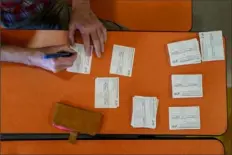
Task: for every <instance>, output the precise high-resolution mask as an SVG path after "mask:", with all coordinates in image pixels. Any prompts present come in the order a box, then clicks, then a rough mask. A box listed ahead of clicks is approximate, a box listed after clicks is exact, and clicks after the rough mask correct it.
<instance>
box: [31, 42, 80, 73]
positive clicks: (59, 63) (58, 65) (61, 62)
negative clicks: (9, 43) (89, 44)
mask: <svg viewBox="0 0 232 155" xmlns="http://www.w3.org/2000/svg"><path fill="white" fill-rule="evenodd" d="M59 51H67V52H72V53H74V54H73V55H72V56H71V57H61V58H57V59H44V56H45V54H49V53H57V52H59ZM76 58H77V53H76V52H75V51H74V50H72V49H70V48H69V47H68V46H66V45H62V46H53V47H45V48H39V49H36V52H34V53H33V54H32V55H31V56H30V65H32V66H37V67H41V68H43V69H46V70H49V71H52V72H54V73H56V72H59V71H61V70H65V69H67V68H68V67H71V66H72V65H73V62H74V61H75V60H76Z"/></svg>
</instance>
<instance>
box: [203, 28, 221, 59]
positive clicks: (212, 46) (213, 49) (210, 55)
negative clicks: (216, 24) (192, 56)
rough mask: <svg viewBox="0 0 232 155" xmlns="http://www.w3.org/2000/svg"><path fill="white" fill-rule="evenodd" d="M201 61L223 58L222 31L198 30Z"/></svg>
mask: <svg viewBox="0 0 232 155" xmlns="http://www.w3.org/2000/svg"><path fill="white" fill-rule="evenodd" d="M199 37H200V43H201V53H202V61H215V60H225V55H224V44H223V36H222V31H212V32H200V33H199Z"/></svg>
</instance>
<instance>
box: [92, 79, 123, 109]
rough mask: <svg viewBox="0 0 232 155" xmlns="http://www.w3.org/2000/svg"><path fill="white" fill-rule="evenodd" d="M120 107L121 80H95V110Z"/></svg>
mask: <svg viewBox="0 0 232 155" xmlns="http://www.w3.org/2000/svg"><path fill="white" fill-rule="evenodd" d="M118 107H119V78H96V79H95V108H118Z"/></svg>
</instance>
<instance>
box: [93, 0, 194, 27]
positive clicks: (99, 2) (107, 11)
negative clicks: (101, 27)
mask: <svg viewBox="0 0 232 155" xmlns="http://www.w3.org/2000/svg"><path fill="white" fill-rule="evenodd" d="M91 6H92V9H93V11H94V12H95V13H96V15H97V16H98V17H100V18H102V19H107V20H110V21H114V22H116V23H118V24H121V25H123V26H125V27H127V28H129V29H130V30H140V31H141V30H143V31H190V30H191V28H192V0H154V1H152V0H110V1H109V0H91Z"/></svg>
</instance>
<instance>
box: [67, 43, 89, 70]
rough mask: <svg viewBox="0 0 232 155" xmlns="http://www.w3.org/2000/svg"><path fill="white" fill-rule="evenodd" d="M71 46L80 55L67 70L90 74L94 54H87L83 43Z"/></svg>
mask: <svg viewBox="0 0 232 155" xmlns="http://www.w3.org/2000/svg"><path fill="white" fill-rule="evenodd" d="M71 48H72V49H73V50H75V51H76V52H77V54H78V55H77V59H76V60H75V61H74V63H73V66H72V67H69V68H67V71H68V72H73V73H81V74H90V70H91V63H92V56H87V55H86V52H85V49H84V46H83V45H82V44H75V45H74V46H73V47H71ZM91 53H92V51H91Z"/></svg>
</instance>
